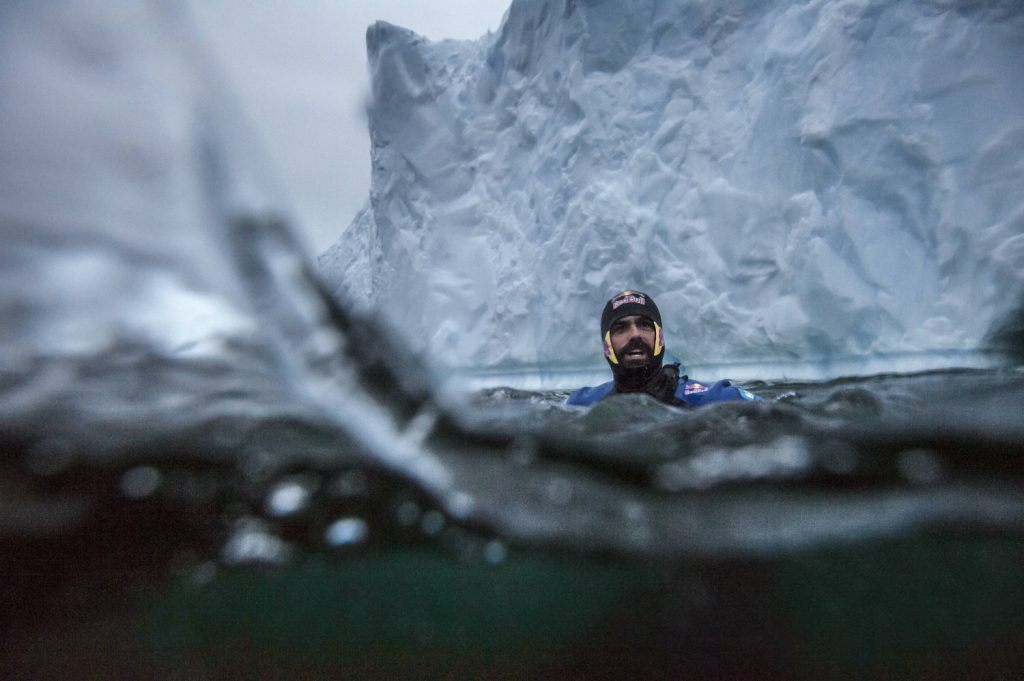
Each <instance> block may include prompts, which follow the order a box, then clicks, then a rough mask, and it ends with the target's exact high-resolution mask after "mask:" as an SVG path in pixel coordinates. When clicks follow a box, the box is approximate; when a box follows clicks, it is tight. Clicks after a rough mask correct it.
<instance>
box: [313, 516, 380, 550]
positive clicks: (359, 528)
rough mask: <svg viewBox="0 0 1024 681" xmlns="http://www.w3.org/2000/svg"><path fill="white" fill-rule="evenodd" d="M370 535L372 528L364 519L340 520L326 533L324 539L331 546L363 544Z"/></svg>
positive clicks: (329, 527)
mask: <svg viewBox="0 0 1024 681" xmlns="http://www.w3.org/2000/svg"><path fill="white" fill-rule="evenodd" d="M369 535H370V526H369V525H367V524H366V521H365V520H363V519H362V518H354V517H349V518H339V519H338V520H335V521H334V522H333V523H331V524H330V525H329V526H328V527H327V530H326V531H325V532H324V539H325V540H326V541H327V543H328V544H330V545H331V546H351V545H353V544H361V543H363V542H364V541H366V538H367V537H368V536H369Z"/></svg>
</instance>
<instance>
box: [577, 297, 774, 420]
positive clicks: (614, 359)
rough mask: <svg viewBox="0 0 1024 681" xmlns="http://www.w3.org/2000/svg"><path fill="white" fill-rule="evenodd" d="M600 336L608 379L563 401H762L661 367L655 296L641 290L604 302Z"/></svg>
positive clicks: (662, 344)
mask: <svg viewBox="0 0 1024 681" xmlns="http://www.w3.org/2000/svg"><path fill="white" fill-rule="evenodd" d="M601 339H602V340H603V342H604V358H605V359H606V360H607V361H608V365H609V366H610V367H611V369H612V377H613V380H611V381H608V382H607V383H602V384H601V385H599V386H597V387H594V388H579V389H577V390H574V391H573V392H572V394H571V395H569V399H568V400H566V404H574V405H582V406H589V405H592V404H594V403H596V402H598V401H599V400H601V399H603V398H605V397H607V396H608V395H611V394H615V393H647V394H648V395H653V396H654V397H656V398H658V399H659V400H661V401H662V402H666V403H668V404H672V405H675V406H680V407H697V406H700V405H704V404H710V403H712V402H742V401H749V400H760V399H761V398H760V397H757V396H756V395H754V394H752V393H749V392H747V391H746V390H744V389H743V388H739V387H737V386H734V385H732V384H731V383H730V382H729V381H718V382H717V383H714V384H712V385H710V386H708V385H704V384H702V383H698V382H696V381H691V380H689V377H688V376H682V377H680V376H679V365H678V364H669V365H668V366H664V367H663V366H662V361H663V360H664V359H665V332H664V331H663V330H662V327H661V313H660V312H659V311H658V306H657V305H655V304H654V299H653V298H651V297H650V296H649V295H647V294H646V293H643V292H642V291H623V292H622V293H619V294H618V295H616V296H613V297H612V299H611V300H609V301H608V302H607V303H606V304H605V306H604V311H603V312H602V313H601Z"/></svg>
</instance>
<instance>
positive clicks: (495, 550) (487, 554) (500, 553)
mask: <svg viewBox="0 0 1024 681" xmlns="http://www.w3.org/2000/svg"><path fill="white" fill-rule="evenodd" d="M506 557H508V549H506V548H505V544H503V543H502V542H501V541H499V540H497V539H492V540H491V541H489V542H487V544H486V545H485V546H484V560H485V561H487V562H488V563H490V564H491V565H497V564H498V563H501V562H503V561H504V560H505V558H506Z"/></svg>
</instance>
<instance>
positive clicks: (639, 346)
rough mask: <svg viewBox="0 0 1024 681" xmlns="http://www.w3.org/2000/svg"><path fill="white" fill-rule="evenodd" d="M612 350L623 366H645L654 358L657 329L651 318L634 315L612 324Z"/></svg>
mask: <svg viewBox="0 0 1024 681" xmlns="http://www.w3.org/2000/svg"><path fill="white" fill-rule="evenodd" d="M609 331H610V332H611V341H612V349H613V350H614V351H615V356H616V357H618V358H619V362H621V363H622V366H624V367H627V368H633V367H642V366H645V365H646V364H647V363H648V362H650V361H651V359H652V358H653V357H654V340H655V333H656V331H655V329H654V321H653V320H651V318H650V317H644V316H642V315H638V314H634V315H629V316H628V317H623V318H621V319H618V320H616V321H615V322H613V323H612V325H611V328H610V329H609Z"/></svg>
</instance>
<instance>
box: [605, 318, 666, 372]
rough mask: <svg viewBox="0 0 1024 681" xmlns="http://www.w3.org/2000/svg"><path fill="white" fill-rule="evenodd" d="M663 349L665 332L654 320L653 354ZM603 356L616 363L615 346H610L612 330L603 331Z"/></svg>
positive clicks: (659, 352)
mask: <svg viewBox="0 0 1024 681" xmlns="http://www.w3.org/2000/svg"><path fill="white" fill-rule="evenodd" d="M664 350H665V334H664V332H663V331H662V330H661V326H659V325H658V322H654V356H655V357H657V356H658V355H660V354H661V353H662V352H663V351H664ZM604 356H605V357H607V358H608V361H609V362H611V363H612V364H618V363H619V358H618V357H616V356H615V348H613V347H612V332H611V330H608V331H605V334H604Z"/></svg>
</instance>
